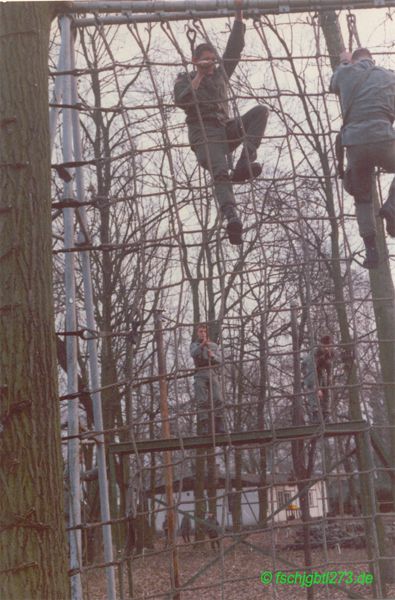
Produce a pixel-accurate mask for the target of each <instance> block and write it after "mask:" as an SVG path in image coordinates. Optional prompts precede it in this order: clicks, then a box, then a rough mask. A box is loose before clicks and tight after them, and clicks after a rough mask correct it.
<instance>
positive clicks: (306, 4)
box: [64, 0, 395, 27]
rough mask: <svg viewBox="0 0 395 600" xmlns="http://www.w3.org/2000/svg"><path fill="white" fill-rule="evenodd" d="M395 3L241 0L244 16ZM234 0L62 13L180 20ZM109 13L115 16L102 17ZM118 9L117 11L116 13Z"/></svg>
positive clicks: (112, 20)
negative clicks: (242, 0)
mask: <svg viewBox="0 0 395 600" xmlns="http://www.w3.org/2000/svg"><path fill="white" fill-rule="evenodd" d="M391 6H395V0H244V2H243V10H244V15H245V17H247V18H248V17H250V18H251V17H255V16H258V15H263V14H281V13H293V12H310V11H325V10H341V9H366V8H379V7H391ZM234 11H235V0H152V1H143V2H141V1H139V2H136V1H121V2H116V1H115V2H84V1H83V2H69V3H68V4H67V8H66V9H65V11H64V12H65V13H68V14H81V13H84V14H89V13H94V14H95V18H85V17H84V18H79V19H76V23H77V24H78V26H82V27H87V26H90V25H96V24H98V23H101V24H107V25H112V24H122V23H145V22H153V21H180V20H187V19H193V18H205V19H212V18H220V17H228V16H232V15H233V14H234ZM110 13H112V14H113V15H115V16H111V17H105V16H103V14H110ZM117 13H118V14H117Z"/></svg>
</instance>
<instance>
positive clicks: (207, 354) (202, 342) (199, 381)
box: [191, 324, 225, 434]
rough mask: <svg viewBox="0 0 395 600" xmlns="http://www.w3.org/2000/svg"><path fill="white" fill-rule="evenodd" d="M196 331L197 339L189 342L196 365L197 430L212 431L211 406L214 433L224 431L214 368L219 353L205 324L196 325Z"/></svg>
mask: <svg viewBox="0 0 395 600" xmlns="http://www.w3.org/2000/svg"><path fill="white" fill-rule="evenodd" d="M196 333H197V340H195V341H193V342H192V343H191V356H192V358H193V360H194V363H195V367H196V373H195V381H194V391H195V400H196V404H197V407H198V417H197V422H198V425H197V431H198V433H201V434H206V433H209V432H210V433H211V432H212V426H211V423H212V419H211V418H210V409H211V406H213V407H214V428H215V433H224V432H225V428H224V423H223V420H222V411H223V402H222V394H221V385H220V382H219V378H218V373H217V368H216V367H218V366H219V365H220V364H221V354H220V352H219V348H218V346H217V344H216V343H215V342H212V341H211V340H210V339H209V337H208V331H207V326H206V325H204V324H200V325H198V327H197V330H196ZM211 400H212V404H211Z"/></svg>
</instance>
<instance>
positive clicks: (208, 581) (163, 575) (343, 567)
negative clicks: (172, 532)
mask: <svg viewBox="0 0 395 600" xmlns="http://www.w3.org/2000/svg"><path fill="white" fill-rule="evenodd" d="M291 535H292V533H291ZM275 538H276V539H273V536H272V535H271V534H268V533H266V534H263V533H250V534H249V535H248V537H245V538H243V539H244V541H243V542H241V543H238V544H237V545H234V541H235V540H234V539H232V538H230V537H225V538H224V539H223V541H222V546H221V552H220V553H218V554H215V553H214V552H213V551H212V550H211V548H210V544H209V542H208V541H206V542H204V543H203V544H200V545H198V546H195V545H193V544H192V545H190V546H189V545H185V544H184V543H183V542H182V540H181V538H178V544H179V545H178V550H179V564H180V574H181V585H186V584H187V582H189V583H188V586H187V587H188V591H185V592H182V594H181V599H182V600H222V599H226V600H240V599H241V598H243V599H246V600H258V599H261V598H270V599H272V598H276V599H278V600H289V598H301V599H302V598H306V597H307V594H306V590H305V589H301V588H300V587H299V586H296V585H282V584H280V583H278V584H274V583H272V584H270V585H263V584H262V583H261V580H260V576H261V573H262V572H264V571H284V570H288V572H293V571H299V572H303V571H304V569H303V559H304V556H303V552H301V551H295V550H293V551H292V550H287V549H286V546H287V544H288V543H289V541H290V534H289V532H288V533H287V531H286V530H282V531H277V532H276V535H275ZM272 557H275V558H272ZM171 560H172V555H171V552H170V551H169V550H166V551H163V539H159V540H157V541H156V543H155V551H154V552H150V553H147V554H145V555H144V556H140V557H135V558H134V559H133V562H132V569H133V575H132V579H133V595H129V583H128V573H127V566H126V565H125V566H124V569H123V570H124V573H123V586H124V590H123V592H122V590H118V593H119V598H120V599H122V600H123V599H125V600H132V599H133V600H143V599H144V600H148V599H158V600H159V599H160V598H164V599H167V598H169V596H168V595H167V594H166V592H168V591H169V590H170V588H171V585H170V568H171ZM313 561H314V570H315V571H318V572H321V573H324V572H327V571H347V572H349V571H353V573H354V575H355V576H358V575H360V574H361V573H362V572H373V570H372V569H371V568H369V563H368V559H367V555H366V550H365V549H350V548H347V549H342V548H339V547H337V548H330V549H328V550H327V551H326V552H323V551H322V550H313ZM210 563H212V564H210ZM293 565H295V566H293ZM205 567H206V568H205ZM204 568H205V570H204V571H203V572H202V573H201V574H200V575H199V576H197V577H196V578H194V579H193V581H190V580H191V578H192V577H193V576H194V575H195V574H196V573H197V572H198V571H199V570H203V569H204ZM85 582H86V595H87V598H89V599H91V600H105V598H106V594H105V580H104V573H103V572H102V571H99V572H96V573H94V572H90V574H89V575H88V576H87V577H86V579H85ZM118 585H119V578H118ZM341 587H342V589H339V587H337V586H335V585H330V586H321V585H314V586H313V589H314V598H317V599H318V598H331V599H337V598H347V597H350V596H347V591H348V592H351V590H352V591H353V592H354V594H355V595H352V596H351V597H353V598H362V597H364V598H377V597H381V595H380V596H378V595H376V594H375V593H374V591H373V590H374V588H373V586H372V585H347V584H344V583H343V584H342V586H341ZM122 593H123V595H122ZM388 593H389V597H390V598H395V585H392V586H390V588H389V590H388Z"/></svg>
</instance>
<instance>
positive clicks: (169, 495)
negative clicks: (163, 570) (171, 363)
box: [154, 311, 181, 600]
mask: <svg viewBox="0 0 395 600" xmlns="http://www.w3.org/2000/svg"><path fill="white" fill-rule="evenodd" d="M160 313H161V311H155V315H154V320H155V336H156V348H157V353H158V375H159V393H160V413H161V417H162V437H163V438H164V439H170V437H171V435H170V423H169V405H168V401H167V381H166V360H165V353H164V349H163V331H162V320H161V314H160ZM164 463H165V478H166V503H167V518H168V521H167V522H168V526H169V534H168V535H169V540H170V541H171V549H172V559H173V573H172V586H173V587H174V588H175V589H176V590H177V589H178V588H179V587H180V581H179V565H178V552H177V546H176V524H175V511H174V498H173V468H172V462H171V452H170V450H165V451H164ZM180 597H181V596H180V593H179V592H175V593H174V594H173V598H174V600H180Z"/></svg>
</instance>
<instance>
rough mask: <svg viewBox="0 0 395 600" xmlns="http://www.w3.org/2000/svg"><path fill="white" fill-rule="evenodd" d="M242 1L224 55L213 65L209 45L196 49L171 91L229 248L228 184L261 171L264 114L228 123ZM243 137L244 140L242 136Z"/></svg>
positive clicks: (261, 109) (237, 230)
mask: <svg viewBox="0 0 395 600" xmlns="http://www.w3.org/2000/svg"><path fill="white" fill-rule="evenodd" d="M241 4H242V0H240V1H239V9H238V10H237V12H236V18H235V21H234V24H233V28H232V31H231V34H230V37H229V40H228V43H227V46H226V50H225V53H224V55H223V59H222V64H220V65H219V66H217V67H216V66H215V63H216V60H217V54H216V51H215V49H214V47H213V46H211V45H210V44H200V45H199V46H197V47H196V48H195V50H194V52H193V57H192V63H193V64H194V66H195V67H196V71H193V72H192V73H180V74H179V76H178V77H177V80H176V83H175V86H174V97H175V103H176V105H177V106H179V107H180V108H182V109H183V110H184V111H185V112H186V123H187V125H188V134H189V142H190V144H191V148H192V150H193V151H194V152H195V154H196V158H197V161H198V163H199V164H200V165H201V166H202V167H203V168H204V169H207V170H209V171H210V172H211V174H212V177H213V182H214V189H215V193H216V197H217V200H218V204H219V207H220V211H221V215H222V217H223V218H224V219H226V220H227V233H228V236H229V241H230V243H231V244H241V241H242V238H241V235H242V230H243V226H242V223H241V221H240V218H239V216H238V213H237V210H236V202H235V198H234V195H233V189H232V181H233V182H241V181H245V180H247V179H249V178H251V177H257V176H258V175H260V173H261V172H262V167H261V165H260V164H258V163H257V162H255V160H256V157H257V148H258V147H259V144H260V143H261V139H262V136H263V133H264V131H265V127H266V122H267V117H268V110H267V108H266V107H265V106H255V107H254V108H252V109H251V110H249V111H248V112H247V113H246V114H245V115H243V116H242V117H241V118H240V119H230V118H229V113H228V101H227V88H228V83H229V77H230V76H231V75H232V73H233V71H234V70H235V68H236V66H237V63H238V61H239V59H240V54H241V51H242V49H243V47H244V31H245V25H244V23H243V20H242V19H243V17H242V11H241ZM244 134H245V135H244ZM241 143H243V146H244V147H243V150H242V152H241V156H240V158H239V160H238V162H237V165H236V168H235V170H234V173H233V176H232V178H231V177H230V175H229V170H228V154H229V153H230V152H232V151H233V150H235V148H237V147H238V146H239V145H240V144H241Z"/></svg>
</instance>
